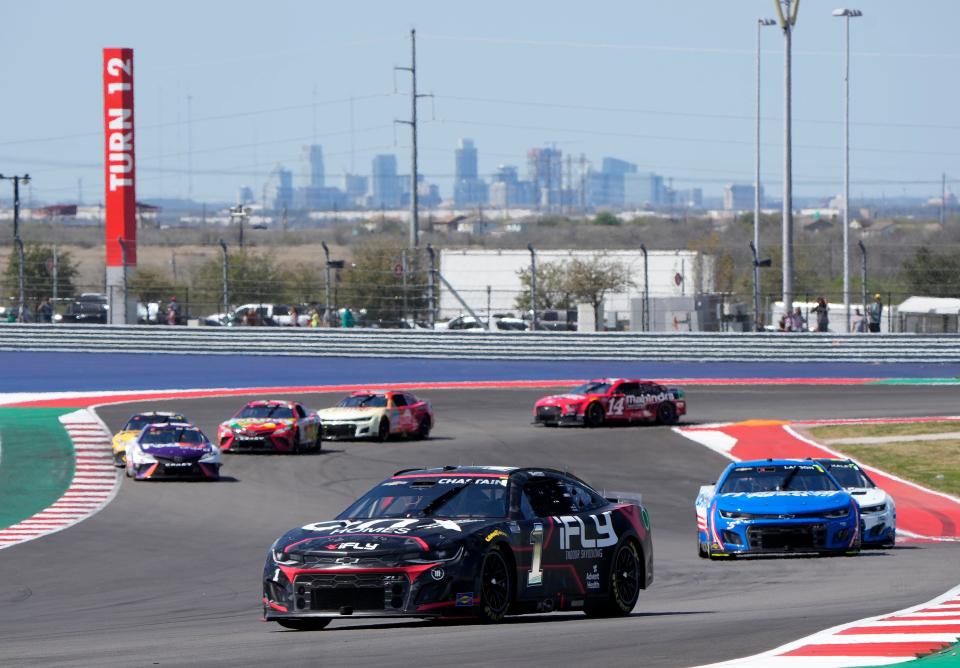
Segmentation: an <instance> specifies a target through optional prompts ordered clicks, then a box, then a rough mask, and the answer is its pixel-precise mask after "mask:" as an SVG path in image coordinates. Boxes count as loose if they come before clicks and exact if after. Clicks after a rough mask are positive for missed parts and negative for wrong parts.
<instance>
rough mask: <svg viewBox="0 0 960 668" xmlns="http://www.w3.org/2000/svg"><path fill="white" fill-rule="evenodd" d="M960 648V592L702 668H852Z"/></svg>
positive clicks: (912, 658)
mask: <svg viewBox="0 0 960 668" xmlns="http://www.w3.org/2000/svg"><path fill="white" fill-rule="evenodd" d="M957 642H960V587H954V588H953V589H951V590H950V591H948V592H947V593H945V594H942V595H941V596H938V597H937V598H935V599H933V600H932V601H928V602H927V603H922V604H920V605H915V606H913V607H912V608H906V609H904V610H899V611H897V612H892V613H888V614H885V615H877V616H876V617H868V618H866V619H861V620H859V621H856V622H852V623H850V624H842V625H840V626H834V627H833V628H832V629H827V630H826V631H820V632H819V633H814V634H813V635H811V636H807V637H806V638H801V639H800V640H795V641H794V642H791V643H787V644H786V645H782V646H780V647H777V648H776V649H773V650H770V651H769V652H764V653H763V654H757V655H755V656H749V657H745V658H743V659H735V660H733V661H724V662H723V663H712V664H710V665H709V666H701V667H700V668H721V667H723V668H732V667H733V666H738V667H742V668H759V667H762V668H848V667H850V666H889V665H894V664H898V663H906V662H908V661H913V660H914V659H916V658H918V656H922V655H926V654H930V653H933V652H937V651H940V650H942V649H945V648H947V647H950V646H951V645H953V644H955V643H957Z"/></svg>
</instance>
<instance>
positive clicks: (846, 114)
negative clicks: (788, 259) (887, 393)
mask: <svg viewBox="0 0 960 668" xmlns="http://www.w3.org/2000/svg"><path fill="white" fill-rule="evenodd" d="M833 15H834V16H839V17H842V18H843V19H844V21H843V23H844V33H843V310H844V311H845V312H846V314H847V332H849V331H850V19H852V18H856V17H858V16H863V12H861V11H860V10H859V9H834V10H833Z"/></svg>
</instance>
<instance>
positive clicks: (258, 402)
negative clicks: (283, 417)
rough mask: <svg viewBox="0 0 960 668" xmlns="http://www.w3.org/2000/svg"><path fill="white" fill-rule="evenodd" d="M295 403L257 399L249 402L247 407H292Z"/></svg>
mask: <svg viewBox="0 0 960 668" xmlns="http://www.w3.org/2000/svg"><path fill="white" fill-rule="evenodd" d="M293 404H294V402H292V401H283V400H282V399H256V400H254V401H248V402H247V404H246V405H247V406H292V405H293Z"/></svg>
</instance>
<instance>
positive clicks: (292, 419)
mask: <svg viewBox="0 0 960 668" xmlns="http://www.w3.org/2000/svg"><path fill="white" fill-rule="evenodd" d="M217 442H218V443H219V444H220V449H221V450H222V451H223V452H251V451H258V452H301V451H303V450H319V449H320V418H318V417H317V414H316V413H309V412H307V410H306V409H305V408H304V407H303V405H302V404H299V403H297V402H295V401H273V400H265V401H251V402H250V403H248V404H247V405H246V406H244V407H243V408H241V409H240V410H239V411H237V414H236V415H234V416H233V417H232V418H230V419H229V420H227V421H226V422H223V423H221V424H220V427H219V428H218V429H217Z"/></svg>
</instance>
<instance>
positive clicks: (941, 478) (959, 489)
mask: <svg viewBox="0 0 960 668" xmlns="http://www.w3.org/2000/svg"><path fill="white" fill-rule="evenodd" d="M950 432H960V423H958V422H955V421H954V422H912V423H908V422H897V423H885V424H860V425H855V424H849V425H831V426H825V427H816V428H814V429H811V430H810V434H811V436H813V437H814V438H815V439H817V440H818V441H820V442H826V441H830V440H832V439H835V438H850V437H856V436H864V437H868V436H903V437H904V440H903V441H895V442H891V443H879V444H857V445H849V444H843V445H831V446H830V447H831V448H832V449H834V450H837V451H839V452H842V453H843V454H844V455H846V456H848V457H851V458H853V459H856V460H857V461H859V462H862V463H864V464H869V465H870V466H874V467H876V468H878V469H880V470H882V471H886V472H888V473H892V474H893V475H896V476H899V477H901V478H905V479H907V480H911V481H913V482H915V483H917V484H920V485H923V486H924V487H929V488H930V489H935V490H937V491H940V492H946V493H947V494H952V495H954V496H960V439H957V440H954V439H948V440H941V441H911V440H910V439H909V437H910V436H914V435H924V434H937V433H950Z"/></svg>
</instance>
